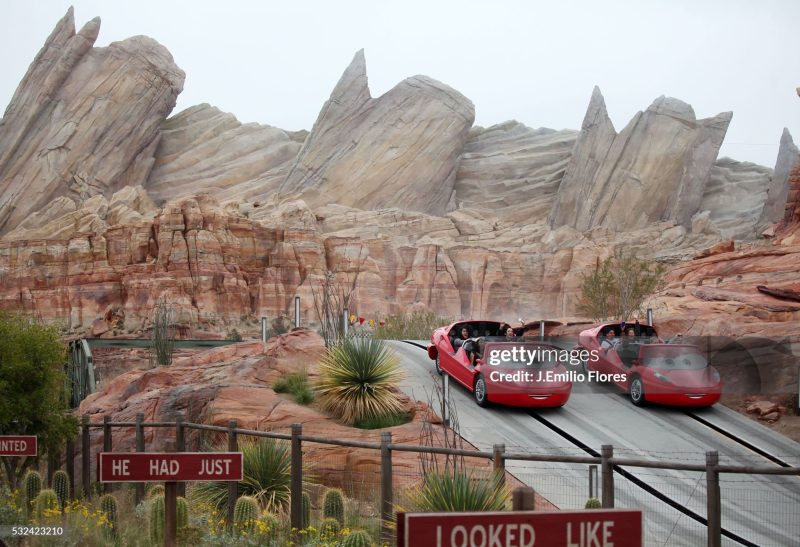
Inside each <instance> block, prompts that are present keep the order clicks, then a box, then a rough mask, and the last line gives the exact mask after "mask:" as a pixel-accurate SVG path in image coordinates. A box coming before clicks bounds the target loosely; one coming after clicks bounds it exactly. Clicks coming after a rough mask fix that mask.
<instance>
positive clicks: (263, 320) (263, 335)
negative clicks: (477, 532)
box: [261, 317, 269, 342]
mask: <svg viewBox="0 0 800 547" xmlns="http://www.w3.org/2000/svg"><path fill="white" fill-rule="evenodd" d="M267 338H269V336H268V335H267V318H266V317H262V318H261V341H262V342H266V341H267Z"/></svg>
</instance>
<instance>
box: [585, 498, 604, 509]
mask: <svg viewBox="0 0 800 547" xmlns="http://www.w3.org/2000/svg"><path fill="white" fill-rule="evenodd" d="M602 508H603V504H602V503H600V500H599V499H597V498H589V499H588V500H586V505H585V506H584V509H602Z"/></svg>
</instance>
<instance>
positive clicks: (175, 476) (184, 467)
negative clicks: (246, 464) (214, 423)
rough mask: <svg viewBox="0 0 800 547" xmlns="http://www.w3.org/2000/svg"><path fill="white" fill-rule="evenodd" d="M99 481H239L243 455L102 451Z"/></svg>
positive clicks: (98, 469)
mask: <svg viewBox="0 0 800 547" xmlns="http://www.w3.org/2000/svg"><path fill="white" fill-rule="evenodd" d="M99 456H100V457H99V458H98V459H97V480H99V481H100V482H172V481H179V482H183V481H240V480H242V453H241V452H174V453H163V452H100V454H99Z"/></svg>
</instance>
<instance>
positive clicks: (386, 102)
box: [279, 51, 475, 215]
mask: <svg viewBox="0 0 800 547" xmlns="http://www.w3.org/2000/svg"><path fill="white" fill-rule="evenodd" d="M474 118H475V112H474V108H473V106H472V102H471V101H470V100H469V99H467V98H466V97H464V96H463V95H461V94H460V93H458V92H457V91H455V90H454V89H452V88H450V87H448V86H446V85H444V84H442V83H440V82H437V81H436V80H433V79H431V78H428V77H427V76H414V77H412V78H408V79H406V80H404V81H403V82H401V83H400V84H398V85H397V86H395V87H394V88H392V89H391V90H389V91H388V92H386V93H385V94H384V95H383V96H381V97H379V98H377V99H373V98H371V97H370V93H369V88H368V87H367V73H366V64H365V61H364V53H363V51H359V52H358V53H356V55H355V57H354V58H353V61H352V62H351V63H350V66H349V67H348V68H347V70H345V72H344V74H343V75H342V77H341V79H340V80H339V83H337V84H336V87H335V88H334V90H333V92H332V93H331V97H330V99H329V100H328V102H326V103H325V105H324V106H323V107H322V111H321V112H320V114H319V117H318V118H317V121H316V123H315V124H314V127H313V129H312V130H311V133H310V134H309V136H308V138H307V139H306V142H305V144H304V145H303V148H302V149H301V150H300V155H299V156H298V158H297V162H296V163H295V165H294V167H292V170H291V171H290V172H289V174H288V176H287V177H286V180H285V181H284V182H283V184H282V185H281V186H280V189H279V190H280V191H281V192H282V193H300V194H301V195H302V197H303V199H304V200H305V201H306V202H307V203H308V204H309V205H311V206H312V207H314V206H318V205H326V204H329V203H338V204H341V205H347V206H351V207H358V208H360V209H380V208H385V207H398V208H401V209H405V210H410V211H419V212H423V213H430V214H439V215H441V214H443V213H444V212H445V211H446V210H448V208H449V205H450V204H451V202H452V199H453V193H454V191H453V188H454V185H455V178H456V173H457V171H458V163H459V158H460V155H461V150H462V148H463V146H464V142H465V141H466V138H467V134H468V132H469V128H470V127H471V126H472V122H473V120H474Z"/></svg>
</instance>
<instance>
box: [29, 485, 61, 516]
mask: <svg viewBox="0 0 800 547" xmlns="http://www.w3.org/2000/svg"><path fill="white" fill-rule="evenodd" d="M46 511H60V509H59V507H58V496H57V495H56V493H55V491H54V490H51V489H49V488H48V489H46V490H42V491H41V492H39V495H38V496H36V500H35V508H34V515H35V516H36V519H37V520H39V521H41V520H42V519H43V518H44V517H45V516H46V515H45V512H46Z"/></svg>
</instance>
